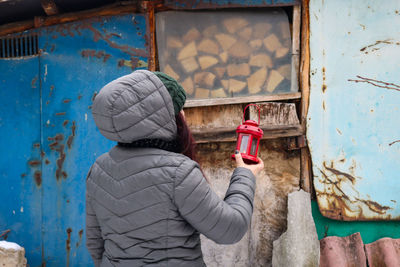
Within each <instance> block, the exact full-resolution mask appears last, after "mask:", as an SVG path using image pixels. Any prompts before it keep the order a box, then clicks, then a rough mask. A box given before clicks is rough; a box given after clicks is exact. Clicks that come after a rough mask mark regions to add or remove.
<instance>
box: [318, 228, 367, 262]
mask: <svg viewBox="0 0 400 267" xmlns="http://www.w3.org/2000/svg"><path fill="white" fill-rule="evenodd" d="M320 249H321V254H320V255H321V256H320V264H319V266H320V267H344V266H357V267H366V266H367V258H366V257H365V253H364V244H363V241H362V239H361V236H360V234H359V233H355V234H353V235H350V236H346V237H337V236H330V237H325V238H324V239H322V240H320Z"/></svg>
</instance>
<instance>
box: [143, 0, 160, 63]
mask: <svg viewBox="0 0 400 267" xmlns="http://www.w3.org/2000/svg"><path fill="white" fill-rule="evenodd" d="M141 9H142V11H143V13H145V14H146V22H147V26H148V27H147V28H148V30H147V36H148V37H147V38H148V41H149V45H148V51H149V64H148V69H149V70H150V71H155V70H156V50H157V44H156V20H155V16H154V9H155V4H154V1H143V2H142V3H141Z"/></svg>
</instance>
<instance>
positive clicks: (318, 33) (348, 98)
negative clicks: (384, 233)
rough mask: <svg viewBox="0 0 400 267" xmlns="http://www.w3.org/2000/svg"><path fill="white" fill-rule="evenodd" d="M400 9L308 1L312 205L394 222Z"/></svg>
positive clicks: (360, 1)
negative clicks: (313, 202) (315, 201)
mask: <svg viewBox="0 0 400 267" xmlns="http://www.w3.org/2000/svg"><path fill="white" fill-rule="evenodd" d="M399 12H400V2H399V1H397V0H391V1H384V2H376V1H371V0H369V1H364V0H356V1H347V2H344V1H317V0H311V1H310V25H311V26H310V32H311V37H310V49H311V95H310V109H309V117H308V125H307V126H308V132H307V136H308V140H309V145H310V149H311V155H312V160H313V171H314V186H315V190H316V194H317V199H318V204H319V207H320V210H321V213H322V214H323V215H324V216H327V217H329V218H333V219H340V220H391V219H392V220H393V219H400V206H399V205H398V203H400V195H399V194H398V192H399V191H400V182H399V180H398V173H399V171H400V157H399V152H400V142H398V140H399V138H400V135H399V132H400V131H399V130H400V126H399V125H400V110H399V104H398V103H399V102H400V81H399V75H398V70H399V68H400V61H399V60H398V58H399V56H400V31H399V30H398V25H399V23H400V15H399Z"/></svg>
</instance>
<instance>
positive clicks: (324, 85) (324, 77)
mask: <svg viewBox="0 0 400 267" xmlns="http://www.w3.org/2000/svg"><path fill="white" fill-rule="evenodd" d="M325 71H326V70H325V67H322V92H323V93H325V91H326V89H327V86H326V83H325V82H326V74H325Z"/></svg>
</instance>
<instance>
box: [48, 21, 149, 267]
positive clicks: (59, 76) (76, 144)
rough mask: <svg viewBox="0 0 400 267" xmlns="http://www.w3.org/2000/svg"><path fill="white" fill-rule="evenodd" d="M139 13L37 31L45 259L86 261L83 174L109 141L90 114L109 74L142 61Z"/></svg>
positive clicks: (51, 262)
mask: <svg viewBox="0 0 400 267" xmlns="http://www.w3.org/2000/svg"><path fill="white" fill-rule="evenodd" d="M146 28H147V27H146V19H145V16H143V15H139V14H136V15H126V16H115V17H109V18H99V19H93V20H86V21H80V22H75V23H69V24H63V25H58V26H52V27H49V28H45V29H43V30H42V34H43V36H42V41H43V53H42V57H41V64H40V65H41V66H40V68H41V69H40V74H41V80H42V107H43V108H42V110H43V114H42V136H43V151H44V154H45V156H44V159H45V160H46V162H48V164H44V165H43V179H44V181H43V196H44V202H43V229H46V230H45V231H44V235H43V242H44V248H45V249H44V258H45V261H46V264H47V266H88V265H90V262H91V258H90V256H89V253H88V252H87V249H86V246H85V237H84V229H85V181H86V174H87V172H88V170H89V168H90V166H91V165H92V164H93V162H94V160H95V159H96V158H97V157H98V156H100V155H101V154H102V153H104V152H106V151H108V150H109V149H110V148H111V146H113V145H115V142H111V141H108V140H107V139H105V138H104V137H102V136H101V135H100V133H99V132H98V130H97V129H96V126H95V124H94V120H93V118H92V113H91V105H92V101H93V100H94V98H95V97H96V94H97V92H98V91H99V90H100V89H101V88H102V87H103V86H104V85H105V84H106V83H108V82H110V81H111V80H113V79H115V78H117V77H120V76H122V75H125V74H128V73H130V72H132V70H133V69H137V68H145V67H147V58H148V50H147V42H146V37H145V36H146Z"/></svg>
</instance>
